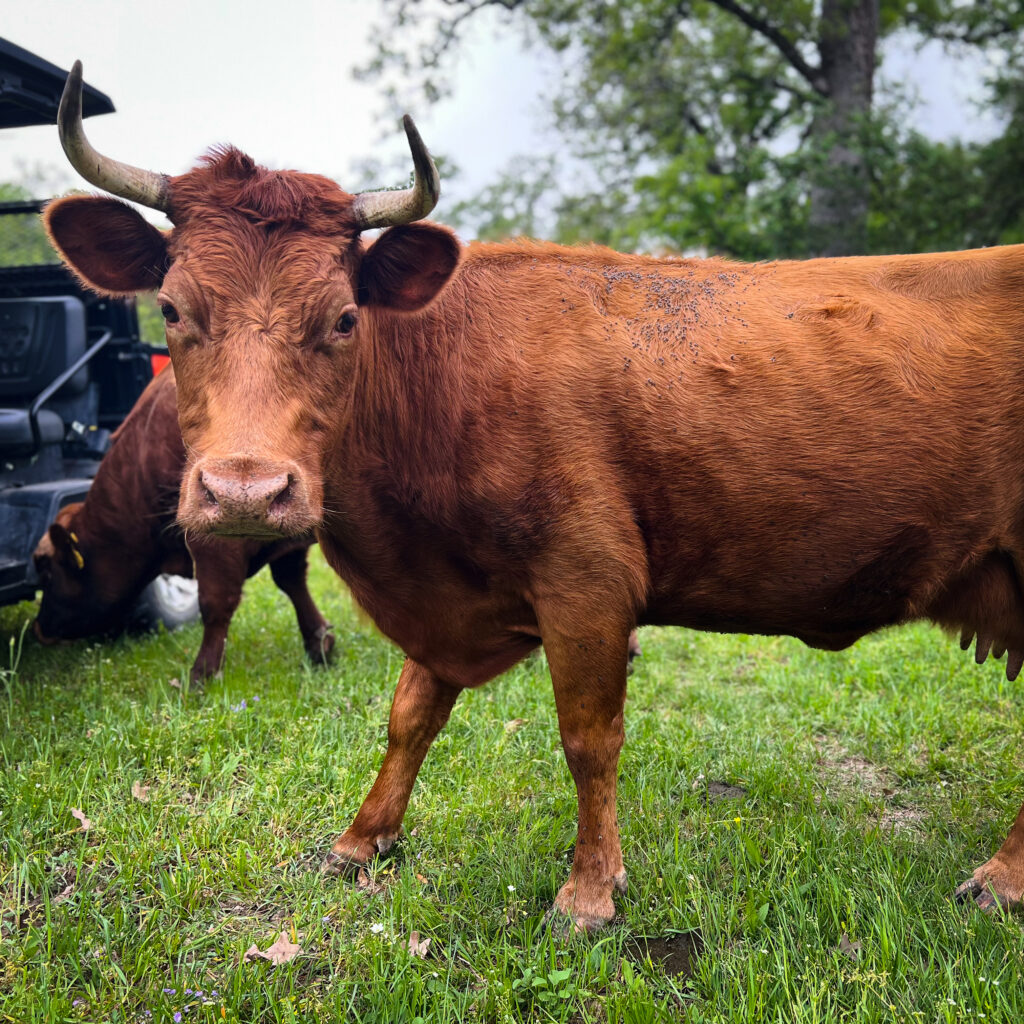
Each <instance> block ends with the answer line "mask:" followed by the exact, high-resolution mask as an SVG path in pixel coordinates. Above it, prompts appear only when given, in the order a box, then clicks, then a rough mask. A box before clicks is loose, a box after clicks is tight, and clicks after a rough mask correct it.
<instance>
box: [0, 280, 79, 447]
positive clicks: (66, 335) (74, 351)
mask: <svg viewBox="0 0 1024 1024" xmlns="http://www.w3.org/2000/svg"><path fill="white" fill-rule="evenodd" d="M85 345H86V325H85V306H84V304H83V303H82V301H81V300H80V299H77V298H75V297H74V296H68V295H61V296H46V297H42V298H31V299H0V456H11V457H16V456H19V455H25V454H29V453H31V451H32V448H33V438H32V425H31V419H30V417H29V409H30V408H31V406H32V403H33V401H34V400H35V399H36V396H37V395H39V393H40V392H41V391H42V390H43V389H44V388H46V387H47V385H49V384H50V383H52V382H53V381H54V380H55V379H56V378H57V376H58V375H59V374H60V373H62V372H63V371H64V370H65V369H66V368H67V367H68V366H70V365H71V364H72V363H73V362H74V361H75V360H76V359H78V358H79V357H80V356H82V355H83V354H84V353H85ZM88 386H89V368H88V367H87V366H83V367H82V369H81V370H79V371H78V373H76V374H75V375H74V376H73V377H72V378H71V379H70V380H69V381H68V382H67V383H66V384H65V385H64V386H63V387H62V388H61V389H60V391H59V392H58V393H57V394H56V395H54V396H53V398H52V399H51V401H50V403H49V404H50V405H57V406H58V409H53V408H45V409H40V410H39V416H38V422H39V433H40V438H41V440H42V442H43V443H44V444H52V443H55V442H60V441H62V440H63V439H64V435H65V433H66V432H67V427H66V424H65V421H64V418H63V417H62V415H61V411H60V409H59V407H60V406H65V408H67V407H68V405H69V403H68V402H67V400H68V399H74V397H75V396H78V395H82V394H83V392H85V391H86V389H87V388H88ZM73 404H74V403H73Z"/></svg>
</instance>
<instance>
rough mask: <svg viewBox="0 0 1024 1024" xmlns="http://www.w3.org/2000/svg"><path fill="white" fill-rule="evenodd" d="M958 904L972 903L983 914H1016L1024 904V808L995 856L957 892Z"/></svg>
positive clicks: (1023, 807) (1022, 807) (1018, 813)
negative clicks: (1001, 911)
mask: <svg viewBox="0 0 1024 1024" xmlns="http://www.w3.org/2000/svg"><path fill="white" fill-rule="evenodd" d="M956 897H957V899H958V900H964V901H966V900H969V899H973V900H974V902H975V903H977V904H978V906H979V907H981V908H982V910H998V909H999V908H1000V907H1001V908H1002V909H1003V910H1013V909H1014V908H1015V907H1019V906H1021V905H1022V904H1024V805H1021V809H1020V810H1019V811H1018V812H1017V820H1016V821H1015V822H1014V823H1013V828H1011V829H1010V834H1009V835H1008V836H1007V837H1006V842H1005V843H1003V845H1002V846H1001V847H999V851H998V852H997V853H996V854H995V856H994V857H993V858H992V859H991V860H989V861H986V862H985V863H984V864H982V865H981V867H980V868H978V869H977V870H976V871H975V872H974V874H973V875H972V876H971V877H970V878H969V879H967V881H966V882H964V883H963V885H961V886H960V887H959V888H958V889H957V891H956Z"/></svg>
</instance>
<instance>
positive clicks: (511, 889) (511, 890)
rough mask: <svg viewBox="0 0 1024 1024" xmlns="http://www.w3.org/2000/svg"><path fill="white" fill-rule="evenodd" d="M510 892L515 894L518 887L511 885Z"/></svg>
mask: <svg viewBox="0 0 1024 1024" xmlns="http://www.w3.org/2000/svg"><path fill="white" fill-rule="evenodd" d="M508 891H509V892H515V891H516V887H515V886H514V885H510V886H509V887H508Z"/></svg>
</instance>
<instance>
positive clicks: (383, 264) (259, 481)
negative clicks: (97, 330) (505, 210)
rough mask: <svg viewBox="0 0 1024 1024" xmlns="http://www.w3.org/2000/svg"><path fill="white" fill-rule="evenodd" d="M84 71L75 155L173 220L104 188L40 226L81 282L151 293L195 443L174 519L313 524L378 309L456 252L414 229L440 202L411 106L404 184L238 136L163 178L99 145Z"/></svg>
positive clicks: (392, 307)
mask: <svg viewBox="0 0 1024 1024" xmlns="http://www.w3.org/2000/svg"><path fill="white" fill-rule="evenodd" d="M81 82H82V78H81V65H80V64H78V63H76V64H75V67H74V68H73V70H72V72H71V75H70V76H69V77H68V84H67V86H66V87H65V90H64V96H63V98H62V100H61V107H60V115H59V125H60V132H61V142H62V143H63V145H64V150H65V152H66V153H67V155H68V158H69V159H70V161H71V163H72V164H73V165H74V166H75V168H76V169H77V170H78V171H79V173H80V174H82V176H83V177H85V178H86V179H87V180H89V181H90V182H92V183H93V184H94V185H97V186H99V187H101V188H103V189H106V190H107V191H108V192H112V193H114V194H115V195H118V196H121V197H123V198H126V199H131V200H134V201H135V202H139V203H142V204H144V205H146V206H149V207H152V208H154V209H158V210H162V211H164V212H165V213H166V214H167V215H168V217H169V218H170V220H171V222H172V224H173V225H174V227H173V229H172V230H171V231H169V232H166V233H165V232H162V231H159V230H157V229H156V228H155V227H153V226H152V225H151V224H149V223H148V222H147V221H146V220H145V219H144V218H143V217H142V216H140V215H139V214H138V213H137V212H136V211H135V210H134V209H133V208H132V207H130V206H127V205H126V204H124V203H122V202H119V201H118V200H116V199H110V198H107V197H104V196H71V197H68V198H65V199H59V200H57V201H55V202H53V203H51V204H50V205H49V207H48V208H47V210H46V213H45V222H46V226H47V230H48V231H49V233H50V237H51V239H52V240H53V242H54V244H55V245H56V247H57V248H58V249H59V250H60V252H61V254H62V256H63V257H64V259H65V260H66V262H67V263H68V264H69V265H70V266H71V267H72V268H73V269H74V270H75V271H76V273H77V274H78V275H79V276H80V277H81V278H82V280H83V281H84V282H85V283H86V284H87V285H88V286H89V287H91V288H93V289H95V290H96V291H99V292H103V293H105V294H109V295H128V294H133V293H135V292H139V291H145V290H150V289H154V288H155V289H159V302H160V305H161V308H162V311H163V315H164V320H165V322H166V329H167V343H168V346H169V348H170V352H171V358H172V360H173V362H174V369H175V374H176V376H177V381H178V417H179V422H180V425H181V432H182V436H183V438H184V440H185V445H186V449H187V451H188V464H187V466H186V469H185V476H184V480H183V483H182V488H181V502H180V506H179V519H180V521H181V522H182V523H183V524H184V526H185V527H186V529H188V530H191V531H196V532H216V533H222V534H237V535H247V536H261V535H267V536H276V535H281V534H301V533H305V532H306V531H308V530H309V529H311V528H312V527H314V526H316V525H317V524H318V523H319V522H320V520H321V517H322V514H323V509H322V503H323V484H322V472H321V460H322V457H323V455H324V452H325V451H326V450H327V449H328V447H329V444H330V438H331V435H332V433H335V432H336V431H337V430H338V429H339V426H341V425H343V423H344V421H345V417H346V415H347V413H348V408H349V407H350V398H351V394H352V388H353V386H354V369H355V366H356V361H357V359H358V355H359V352H360V350H361V348H364V347H365V346H366V345H368V344H369V341H370V336H371V332H372V330H373V324H374V320H375V314H379V313H380V312H381V311H382V310H383V311H399V312H400V313H408V312H412V311H416V310H419V309H421V308H422V307H423V306H425V305H426V304H428V303H429V302H431V300H432V299H433V298H434V297H435V296H436V295H437V293H438V292H439V291H440V290H441V288H442V287H443V286H444V284H445V282H446V281H447V280H448V278H449V277H450V276H451V273H452V271H453V270H454V269H455V266H456V264H457V262H458V259H459V247H458V243H457V242H456V240H455V237H454V236H453V235H452V234H451V232H450V231H448V230H446V229H445V228H441V227H439V226H437V225H433V224H415V223H412V222H413V221H416V220H418V219H420V218H422V217H425V216H426V215H427V214H428V213H429V212H430V210H431V209H432V208H433V207H434V205H435V204H436V202H437V199H438V196H439V194H440V183H439V180H438V175H437V169H436V168H435V167H434V164H433V161H432V160H431V159H430V155H429V153H428V152H427V150H426V148H425V147H424V145H423V142H422V140H421V139H420V137H419V133H418V132H417V131H416V128H415V126H414V125H413V123H412V121H411V119H410V118H408V117H407V118H406V119H405V129H406V133H407V135H408V137H409V144H410V147H411V149H412V156H413V161H414V164H415V170H416V177H415V183H414V185H413V186H412V187H411V188H409V189H405V190H402V191H385V192H372V193H362V194H359V195H352V194H350V193H348V192H345V191H343V190H342V189H341V188H339V187H338V186H337V185H336V184H335V183H334V182H332V181H330V180H329V179H327V178H324V177H321V176H319V175H314V174H303V173H300V172H297V171H269V170H267V169H266V168H263V167H259V166H257V165H256V164H255V163H254V162H253V161H252V160H251V159H250V158H249V157H247V156H245V155H244V154H242V153H240V152H239V151H238V150H235V149H231V148H225V149H219V150H216V151H214V152H213V153H211V154H210V155H209V156H208V157H206V158H205V160H204V161H203V162H202V163H201V164H200V165H199V166H198V167H196V168H195V169H193V170H192V171H189V172H188V173H187V174H183V175H180V176H178V177H173V178H169V177H167V176H166V175H161V174H155V173H153V172H150V171H142V170H139V169H138V168H134V167H129V166H127V165H125V164H121V163H119V162H117V161H115V160H111V159H109V158H107V157H104V156H102V155H100V154H98V153H97V152H96V151H95V150H94V149H93V148H92V146H91V145H90V144H89V142H88V140H87V139H86V138H85V135H84V132H83V129H82V118H81ZM380 227H388V228H389V230H387V231H385V232H384V233H383V234H382V235H381V236H380V238H378V239H377V240H376V241H375V242H374V243H373V244H372V245H369V246H366V245H365V244H364V243H363V242H362V240H361V233H362V232H363V231H365V230H367V229H369V228H380Z"/></svg>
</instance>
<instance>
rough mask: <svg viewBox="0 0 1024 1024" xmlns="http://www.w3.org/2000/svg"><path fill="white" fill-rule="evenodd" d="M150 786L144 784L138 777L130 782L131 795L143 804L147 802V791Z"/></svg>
mask: <svg viewBox="0 0 1024 1024" xmlns="http://www.w3.org/2000/svg"><path fill="white" fill-rule="evenodd" d="M151 788H152V787H151V786H144V785H143V784H142V783H141V782H139V780H138V779H136V780H135V781H134V782H133V783H132V796H133V797H135V799H136V800H139V801H141V802H142V803H144V804H148V803H149V791H150V789H151Z"/></svg>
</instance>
